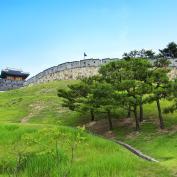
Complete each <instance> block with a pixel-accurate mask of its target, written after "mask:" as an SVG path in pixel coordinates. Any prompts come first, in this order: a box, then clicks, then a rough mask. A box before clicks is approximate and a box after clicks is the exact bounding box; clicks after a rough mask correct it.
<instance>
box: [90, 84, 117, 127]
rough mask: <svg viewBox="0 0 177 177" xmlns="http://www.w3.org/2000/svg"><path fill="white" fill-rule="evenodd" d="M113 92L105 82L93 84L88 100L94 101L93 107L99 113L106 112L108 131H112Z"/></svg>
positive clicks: (110, 86)
mask: <svg viewBox="0 0 177 177" xmlns="http://www.w3.org/2000/svg"><path fill="white" fill-rule="evenodd" d="M114 95H115V91H114V89H113V87H112V85H111V84H108V83H106V82H98V83H95V85H94V87H93V89H92V95H90V97H89V98H91V99H92V100H94V105H95V107H96V108H97V109H98V110H99V111H101V112H106V114H107V118H108V123H109V130H112V129H113V124H112V118H111V113H112V111H113V110H114V109H115V98H114Z"/></svg>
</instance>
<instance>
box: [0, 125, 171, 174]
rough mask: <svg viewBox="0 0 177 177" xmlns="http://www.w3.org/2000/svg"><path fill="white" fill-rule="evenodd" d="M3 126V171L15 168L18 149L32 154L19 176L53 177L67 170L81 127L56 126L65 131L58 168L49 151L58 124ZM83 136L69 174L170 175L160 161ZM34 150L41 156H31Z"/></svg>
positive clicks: (102, 140)
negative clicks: (155, 161)
mask: <svg viewBox="0 0 177 177" xmlns="http://www.w3.org/2000/svg"><path fill="white" fill-rule="evenodd" d="M0 129H1V136H0V138H1V142H0V147H1V148H0V149H1V159H2V160H1V166H0V169H1V173H2V174H3V169H5V168H7V167H9V168H10V169H13V168H14V166H15V163H16V160H15V159H17V157H18V153H19V152H21V153H22V152H25V153H26V152H28V154H31V155H30V158H28V161H27V163H24V167H23V166H22V169H21V170H20V171H19V176H33V177H40V176H45V174H47V173H48V176H51V177H53V176H60V175H62V174H63V173H64V172H65V171H67V170H68V169H67V168H66V167H65V168H64V166H65V165H66V164H68V160H69V159H70V156H71V151H70V143H71V142H72V141H73V137H74V134H75V133H77V132H78V131H79V130H75V129H71V128H68V127H62V126H60V127H59V128H57V131H59V133H61V135H62V134H64V137H62V136H63V135H62V136H59V138H58V141H59V143H58V147H59V152H60V153H59V154H60V157H61V161H60V166H59V168H57V167H56V162H55V161H56V160H55V158H54V157H53V156H52V155H50V154H49V153H48V152H53V151H54V152H55V142H54V141H52V139H55V137H54V135H55V133H54V134H53V133H52V132H53V130H54V129H55V131H56V126H44V125H19V124H14V125H13V124H3V125H1V126H0ZM46 132H47V133H46ZM81 136H82V137H84V140H83V141H81V142H80V143H79V144H78V147H77V148H76V150H75V151H74V162H73V165H72V167H71V171H70V174H71V175H70V176H74V177H78V176H81V177H82V176H88V177H108V176H110V177H117V176H120V177H138V176H142V177H144V176H147V177H148V176H152V177H156V176H159V177H168V176H170V172H169V171H168V170H166V169H164V168H163V169H162V167H161V166H160V165H159V164H155V163H154V164H152V163H151V162H146V161H144V160H142V159H140V158H138V157H136V156H134V155H133V154H132V153H130V152H129V151H127V150H125V149H123V148H122V147H120V146H119V145H117V144H115V143H113V142H109V141H107V140H104V139H101V138H98V137H95V136H92V135H89V134H87V133H84V132H81ZM23 137H30V138H32V140H35V139H37V140H38V143H34V144H31V143H29V144H28V146H27V145H26V144H25V143H24V138H23ZM49 137H50V138H49ZM28 139H29V138H28ZM22 140H23V141H22ZM28 142H30V141H28ZM39 142H40V143H39ZM68 142H69V143H68ZM49 144H50V146H49ZM46 146H49V147H47V149H48V148H49V149H50V151H46ZM52 149H54V150H52ZM12 150H13V151H12ZM34 153H36V154H38V155H37V156H35V155H32V154H34ZM2 162H8V163H5V164H6V166H3V164H2ZM11 171H12V170H11ZM44 172H45V173H44ZM161 172H163V173H161Z"/></svg>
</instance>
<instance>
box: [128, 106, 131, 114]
mask: <svg viewBox="0 0 177 177" xmlns="http://www.w3.org/2000/svg"><path fill="white" fill-rule="evenodd" d="M127 117H131V106H130V105H129V106H128V114H127Z"/></svg>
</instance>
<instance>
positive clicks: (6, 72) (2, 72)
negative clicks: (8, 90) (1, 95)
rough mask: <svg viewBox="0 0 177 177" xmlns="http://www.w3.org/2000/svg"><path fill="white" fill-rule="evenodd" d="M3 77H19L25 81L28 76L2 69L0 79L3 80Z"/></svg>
mask: <svg viewBox="0 0 177 177" xmlns="http://www.w3.org/2000/svg"><path fill="white" fill-rule="evenodd" d="M5 76H19V77H23V78H25V79H26V78H27V77H28V76H29V73H25V72H23V71H20V70H15V69H4V70H2V71H1V78H4V77H5Z"/></svg>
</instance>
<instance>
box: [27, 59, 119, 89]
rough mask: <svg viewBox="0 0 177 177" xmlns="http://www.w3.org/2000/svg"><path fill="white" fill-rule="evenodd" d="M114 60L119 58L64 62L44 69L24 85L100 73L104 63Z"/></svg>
mask: <svg viewBox="0 0 177 177" xmlns="http://www.w3.org/2000/svg"><path fill="white" fill-rule="evenodd" d="M114 60H117V59H109V58H106V59H102V60H100V59H86V60H81V61H73V62H67V63H63V64H60V65H58V66H54V67H51V68H48V69H46V70H44V71H42V72H41V73H39V74H37V75H36V76H34V77H32V78H30V79H28V80H27V81H26V82H25V83H24V85H25V86H26V85H31V84H38V83H45V82H49V81H54V80H76V79H79V78H83V77H89V76H94V75H96V74H97V73H98V69H99V67H100V66H101V65H102V64H106V63H108V62H110V61H114Z"/></svg>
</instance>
